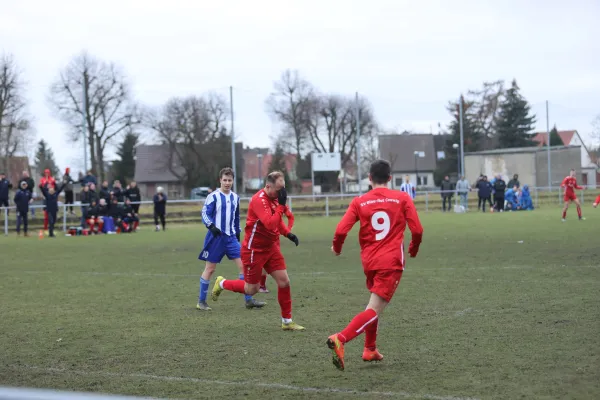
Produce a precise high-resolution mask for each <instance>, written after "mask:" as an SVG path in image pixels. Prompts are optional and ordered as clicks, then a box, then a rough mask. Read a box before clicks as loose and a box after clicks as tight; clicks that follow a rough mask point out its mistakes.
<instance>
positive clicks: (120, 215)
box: [0, 168, 167, 237]
mask: <svg viewBox="0 0 600 400" xmlns="http://www.w3.org/2000/svg"><path fill="white" fill-rule="evenodd" d="M76 184H80V185H81V192H80V195H79V199H80V201H79V203H80V210H81V218H80V226H78V227H75V228H72V229H70V231H71V230H75V231H76V232H71V233H75V234H80V233H83V234H88V233H89V234H99V233H125V232H136V231H137V229H138V226H139V222H140V219H139V209H140V202H141V201H142V196H141V193H140V190H139V188H138V187H137V184H136V182H131V183H130V184H129V185H127V186H126V187H125V188H123V187H122V185H121V182H120V181H118V180H115V181H114V182H113V184H112V186H111V187H109V184H108V181H104V182H102V184H101V186H100V188H99V190H98V188H97V186H96V185H97V180H96V177H95V176H94V175H93V174H92V173H91V171H90V172H88V173H87V175H85V176H83V174H80V175H79V179H78V180H77V181H75V180H73V179H72V178H71V175H70V171H69V169H68V168H67V170H66V171H65V173H64V175H63V176H62V179H61V180H60V181H59V182H57V180H56V179H55V178H54V177H53V176H52V175H51V173H50V171H49V170H45V171H44V175H43V177H42V178H41V179H40V183H39V185H38V188H39V190H40V192H41V194H42V198H43V213H44V231H46V234H47V235H48V236H49V237H55V234H54V226H55V224H56V221H57V213H58V211H59V196H60V194H61V192H63V191H64V204H65V206H66V207H65V208H64V211H65V212H68V213H70V214H72V215H75V211H74V204H75V195H74V185H76ZM11 189H15V195H14V198H13V199H12V200H13V202H14V206H15V207H16V211H17V229H16V230H17V234H18V235H20V234H21V227H22V228H23V233H24V235H25V236H28V228H29V214H30V213H31V215H32V216H33V217H35V208H32V207H31V206H32V204H33V202H34V200H35V199H36V198H37V196H36V191H35V181H34V180H33V179H32V178H31V177H30V176H29V173H28V172H27V171H24V172H23V175H22V178H21V179H20V180H19V183H18V184H17V185H16V187H13V184H12V183H11V182H10V181H9V180H8V179H6V176H5V175H4V174H3V173H0V207H10V206H11V204H10V201H9V199H10V197H9V192H10V190H11ZM153 203H154V224H155V226H156V231H159V230H160V229H161V227H162V230H163V231H164V230H165V229H166V219H165V216H166V203H167V195H166V194H165V193H164V190H163V188H162V187H159V188H157V192H156V194H155V195H154V196H153ZM8 212H9V211H8V210H7V213H8Z"/></svg>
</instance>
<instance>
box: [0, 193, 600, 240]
mask: <svg viewBox="0 0 600 400" xmlns="http://www.w3.org/2000/svg"><path fill="white" fill-rule="evenodd" d="M553 189H554V190H551V189H549V188H543V187H542V188H535V187H530V188H529V190H530V194H531V198H532V201H533V204H534V206H535V207H536V208H538V207H540V206H545V205H547V206H556V205H559V204H562V202H563V195H564V192H563V191H562V190H559V189H557V188H556V187H555V188H553ZM443 193H444V192H442V191H439V190H434V191H419V192H417V194H416V197H415V199H414V202H415V205H416V206H417V209H418V210H419V211H425V212H432V211H441V210H442V194H443ZM450 193H452V194H453V195H454V196H453V198H452V202H453V204H458V203H459V196H458V195H456V192H450ZM599 194H600V188H599V189H596V188H590V189H589V190H580V191H578V197H579V199H580V201H581V203H582V204H583V203H584V202H592V201H593V200H594V199H595V198H596V196H598V195H599ZM357 195H358V194H357V193H343V194H340V193H330V194H318V195H303V196H289V197H288V205H289V207H290V208H291V209H292V210H293V211H294V214H296V215H306V216H325V217H329V216H332V215H340V214H343V212H345V210H346V207H347V205H348V204H349V203H350V201H351V199H352V198H354V197H356V196H357ZM477 200H478V196H477V190H475V189H474V190H472V191H471V192H469V193H468V207H469V208H470V209H473V208H475V209H476V208H477ZM249 201H250V197H241V198H240V202H241V205H242V207H246V206H247V203H248V202H249ZM131 204H140V219H141V223H142V224H147V223H149V222H151V221H152V220H153V212H152V205H153V202H152V201H141V202H132V203H131ZM203 204H204V199H197V200H189V199H187V200H169V201H168V203H167V213H168V214H170V215H176V216H177V218H175V222H177V223H186V222H196V221H197V222H200V209H201V208H202V205H203ZM86 206H87V204H81V203H79V202H77V203H75V204H63V203H59V213H58V215H57V220H58V221H57V226H56V229H57V230H62V231H63V232H66V231H67V229H68V228H69V227H70V226H81V225H82V221H81V213H82V212H83V211H82V207H86ZM43 207H44V206H43V205H35V206H33V205H32V206H30V209H35V210H36V211H38V212H36V217H35V218H34V219H32V220H30V223H31V222H34V225H32V226H33V227H35V228H34V229H39V226H37V225H36V224H38V223H39V221H40V220H41V218H42V216H41V215H42V213H41V211H42V209H43ZM71 207H72V208H73V209H75V210H77V211H78V213H77V214H76V215H73V214H69V213H68V212H67V209H68V208H71ZM1 214H2V216H3V227H4V234H5V235H8V233H9V231H10V230H12V229H14V228H15V226H16V216H15V215H16V208H15V207H14V206H11V207H3V208H2V213H1ZM171 222H173V221H171Z"/></svg>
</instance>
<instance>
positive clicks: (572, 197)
mask: <svg viewBox="0 0 600 400" xmlns="http://www.w3.org/2000/svg"><path fill="white" fill-rule="evenodd" d="M563 200H564V201H565V202H567V201H575V200H577V195H576V194H575V193H566V192H565V197H564V198H563Z"/></svg>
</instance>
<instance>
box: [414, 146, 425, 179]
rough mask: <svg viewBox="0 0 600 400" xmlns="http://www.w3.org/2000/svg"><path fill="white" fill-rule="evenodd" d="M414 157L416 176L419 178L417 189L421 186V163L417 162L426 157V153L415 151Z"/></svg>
mask: <svg viewBox="0 0 600 400" xmlns="http://www.w3.org/2000/svg"><path fill="white" fill-rule="evenodd" d="M414 155H415V175H416V177H417V181H416V182H415V187H418V186H419V163H418V162H417V161H418V159H419V158H424V157H425V152H424V151H417V150H415V152H414Z"/></svg>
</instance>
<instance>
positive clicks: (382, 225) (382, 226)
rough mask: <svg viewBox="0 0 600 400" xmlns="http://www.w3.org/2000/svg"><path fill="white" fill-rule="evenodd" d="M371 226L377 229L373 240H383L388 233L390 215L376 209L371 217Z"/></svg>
mask: <svg viewBox="0 0 600 400" xmlns="http://www.w3.org/2000/svg"><path fill="white" fill-rule="evenodd" d="M380 220H382V221H381V222H380ZM371 226H372V227H373V229H375V230H376V231H379V232H378V233H377V234H376V235H375V240H383V239H384V238H385V237H386V236H387V234H388V233H390V216H389V215H388V214H387V213H386V212H385V211H377V212H376V213H375V214H373V216H372V217H371Z"/></svg>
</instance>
